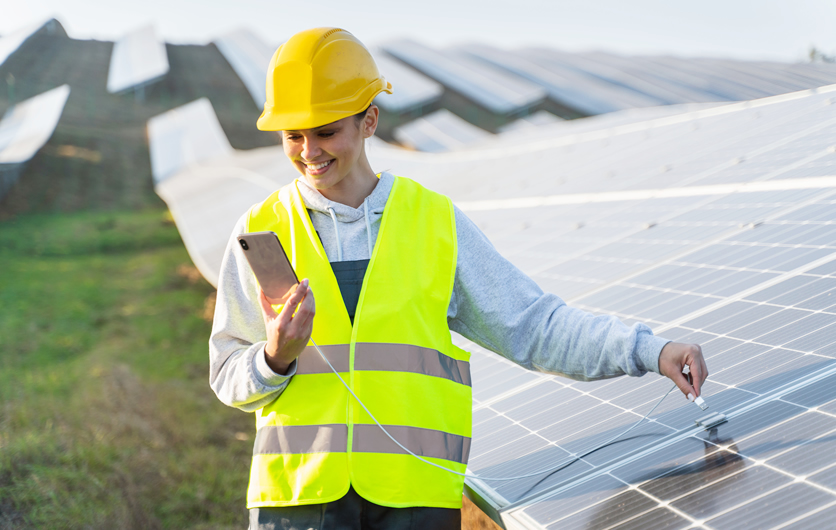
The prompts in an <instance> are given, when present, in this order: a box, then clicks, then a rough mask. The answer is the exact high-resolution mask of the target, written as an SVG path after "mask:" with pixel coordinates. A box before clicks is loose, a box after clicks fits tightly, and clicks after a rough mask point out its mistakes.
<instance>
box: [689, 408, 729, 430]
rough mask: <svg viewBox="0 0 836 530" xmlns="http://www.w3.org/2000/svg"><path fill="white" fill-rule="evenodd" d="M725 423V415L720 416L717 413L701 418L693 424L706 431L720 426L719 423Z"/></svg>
mask: <svg viewBox="0 0 836 530" xmlns="http://www.w3.org/2000/svg"><path fill="white" fill-rule="evenodd" d="M725 422H726V415H725V414H720V413H719V412H712V413H711V414H709V415H708V416H703V417H702V418H700V419H698V420H694V423H696V424H697V425H699V426H700V427H702V428H703V429H705V430H708V429H710V428H712V427H716V426H718V425H720V424H721V423H725Z"/></svg>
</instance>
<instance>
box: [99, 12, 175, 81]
mask: <svg viewBox="0 0 836 530" xmlns="http://www.w3.org/2000/svg"><path fill="white" fill-rule="evenodd" d="M166 73H168V55H167V54H166V50H165V43H164V42H163V41H162V40H160V39H159V38H158V37H157V32H156V31H155V30H154V27H153V26H145V27H143V28H140V29H137V30H135V31H132V32H130V33H128V34H126V35H125V36H124V37H122V38H121V39H119V40H118V41H116V42H115V43H114V45H113V52H112V53H111V55H110V69H109V70H108V72H107V91H108V92H110V93H118V92H123V91H125V90H129V89H132V88H139V87H142V86H144V85H147V84H149V83H153V82H154V81H156V80H157V79H159V78H160V77H162V76H164V75H165V74H166Z"/></svg>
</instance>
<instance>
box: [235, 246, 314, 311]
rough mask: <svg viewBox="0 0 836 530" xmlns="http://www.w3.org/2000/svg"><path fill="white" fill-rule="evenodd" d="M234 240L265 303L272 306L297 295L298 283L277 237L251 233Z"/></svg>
mask: <svg viewBox="0 0 836 530" xmlns="http://www.w3.org/2000/svg"><path fill="white" fill-rule="evenodd" d="M237 238H238V244H239V245H241V248H242V249H243V250H244V256H245V257H246V258H247V262H248V263H249V264H250V268H251V269H252V270H253V274H255V278H256V280H258V284H259V285H260V286H261V290H262V291H264V296H265V297H266V298H267V301H268V302H270V303H271V304H273V305H281V304H284V303H285V302H287V299H288V298H290V295H292V294H293V292H294V291H296V287H297V286H298V285H299V279H298V278H297V277H296V272H294V270H293V267H292V266H291V265H290V260H288V259H287V254H286V253H285V251H284V248H282V244H281V243H280V242H279V237H278V236H277V235H276V233H275V232H253V233H251V234H239V235H238V236H237Z"/></svg>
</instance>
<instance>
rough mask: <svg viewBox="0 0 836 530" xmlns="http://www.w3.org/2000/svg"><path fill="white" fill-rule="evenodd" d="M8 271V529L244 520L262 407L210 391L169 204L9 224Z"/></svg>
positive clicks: (197, 310)
mask: <svg viewBox="0 0 836 530" xmlns="http://www.w3.org/2000/svg"><path fill="white" fill-rule="evenodd" d="M0 271H1V272H2V273H0V529H19V528H50V529H61V528H72V529H76V528H108V529H110V528H119V529H155V528H172V529H187V528H191V529H210V528H212V529H220V528H238V529H243V528H246V526H247V521H246V510H245V500H244V496H245V492H246V482H247V474H248V468H249V461H250V454H251V450H252V434H253V427H254V425H253V418H252V416H251V415H249V414H245V413H243V412H239V411H236V410H233V409H230V408H227V407H225V406H224V405H222V404H221V403H220V402H219V401H218V400H217V399H216V398H215V395H214V394H213V393H212V391H211V390H210V388H209V385H208V377H207V376H208V362H207V361H208V355H207V345H206V343H207V339H208V336H209V331H210V327H211V324H210V322H209V320H211V312H212V308H213V307H214V290H213V289H212V287H211V286H210V285H209V284H208V283H206V281H205V280H203V278H202V277H201V276H200V275H199V273H198V272H197V269H195V268H194V266H193V265H192V264H191V261H190V260H189V257H188V255H187V253H186V251H185V248H184V247H183V244H182V242H181V240H180V237H179V234H178V233H177V229H176V228H175V227H174V226H173V224H172V223H171V220H170V217H168V215H167V212H166V211H165V210H160V209H152V210H145V211H140V212H129V213H118V214H117V213H75V214H64V215H57V214H49V215H34V214H30V215H27V216H21V217H17V218H15V219H13V220H11V221H5V222H2V223H0ZM463 516H464V524H463V528H466V529H473V530H476V529H488V528H497V527H495V526H493V523H490V522H489V520H487V518H486V517H485V516H484V515H483V514H482V513H481V512H480V511H479V510H478V509H476V508H475V507H473V506H472V505H469V506H466V509H465V511H464V513H463Z"/></svg>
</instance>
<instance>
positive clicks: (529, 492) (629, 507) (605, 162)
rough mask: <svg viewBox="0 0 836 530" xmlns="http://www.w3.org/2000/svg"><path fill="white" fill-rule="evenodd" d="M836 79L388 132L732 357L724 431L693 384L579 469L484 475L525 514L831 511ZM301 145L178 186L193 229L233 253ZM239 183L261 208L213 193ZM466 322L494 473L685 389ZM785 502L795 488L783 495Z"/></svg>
mask: <svg viewBox="0 0 836 530" xmlns="http://www.w3.org/2000/svg"><path fill="white" fill-rule="evenodd" d="M834 96H836V87H826V88H822V89H819V90H816V91H807V92H803V93H795V94H788V95H784V96H779V97H773V98H769V99H765V100H758V101H753V102H746V103H737V104H731V105H725V106H710V105H709V106H703V107H698V108H697V109H696V110H687V111H686V112H681V113H678V114H666V113H661V114H660V113H658V112H656V111H655V110H653V109H647V111H643V112H647V117H648V119H646V120H643V121H642V120H641V119H639V118H638V117H637V115H635V114H634V115H631V116H621V117H615V118H610V119H605V118H600V119H598V120H597V123H599V124H600V125H601V127H596V126H595V125H594V123H593V124H590V125H584V124H583V123H581V122H579V123H578V125H577V126H576V127H574V128H573V127H569V128H565V129H561V127H560V125H561V124H558V125H555V126H547V128H548V127H555V129H554V130H555V131H556V132H555V134H553V135H551V136H545V137H544V136H542V135H539V136H538V137H536V138H526V139H522V140H520V139H518V138H517V137H516V136H511V137H508V138H506V139H504V140H503V141H495V142H493V143H491V144H490V145H485V146H483V147H478V148H469V149H462V150H460V151H456V152H450V153H443V154H429V153H419V152H409V151H404V150H399V149H396V148H393V147H389V146H386V145H384V144H381V143H377V142H375V143H374V144H373V145H372V146H371V148H370V158H371V160H372V164H373V167H379V168H393V169H394V170H396V172H397V173H399V174H403V175H407V176H410V177H412V178H416V179H418V180H419V181H421V182H422V183H424V184H425V185H427V186H429V187H431V188H433V189H436V190H438V191H441V192H443V193H446V194H448V195H450V196H451V197H452V198H453V199H454V201H455V202H456V203H457V204H458V205H459V207H461V208H462V209H463V210H465V211H466V212H467V213H468V215H469V216H470V217H471V218H472V219H473V220H474V221H475V222H476V223H477V225H479V226H480V228H482V230H483V231H484V232H485V233H486V234H487V235H488V236H489V237H490V239H491V240H492V242H493V243H494V244H495V245H496V247H497V248H498V249H499V250H500V252H502V254H503V255H505V256H506V257H508V258H509V259H510V260H511V261H512V262H514V263H515V264H516V265H517V266H519V267H520V268H521V269H522V270H523V271H525V272H526V273H528V274H529V275H530V276H532V277H533V278H534V279H535V280H536V281H537V282H538V283H539V284H540V285H541V286H542V287H543V288H544V289H545V290H547V291H551V292H554V293H557V294H559V295H561V296H562V297H564V298H565V299H566V300H567V301H568V302H569V303H570V304H572V305H575V306H579V307H582V308H584V309H586V310H588V311H591V312H593V313H600V314H615V315H617V316H619V317H620V318H622V319H623V320H624V321H625V322H627V323H632V322H636V321H642V322H646V323H648V324H649V325H651V326H652V327H653V328H654V330H655V331H656V332H657V333H658V334H660V335H661V336H664V337H666V338H669V339H673V340H679V341H686V342H697V343H700V344H702V345H703V348H704V351H705V354H706V356H707V358H708V364H709V368H710V370H711V373H712V375H711V378H710V379H709V381H708V382H707V383H706V385H705V387H704V396H705V398H706V400H707V402H708V404H709V406H710V407H711V408H710V411H715V412H722V413H724V414H726V415H727V416H728V417H729V422H728V423H726V424H723V425H720V426H719V427H717V428H716V429H714V430H712V431H711V432H707V431H704V430H702V429H701V428H698V427H696V426H695V425H694V420H695V419H696V418H698V417H699V416H701V415H704V413H702V411H700V410H699V409H698V408H696V407H695V406H694V405H693V404H690V403H688V402H687V401H686V400H685V399H684V398H683V397H682V396H681V395H679V394H678V392H675V393H674V394H672V395H671V396H669V397H668V398H667V399H666V400H665V401H664V402H663V403H662V404H661V406H660V407H659V408H658V409H656V411H654V413H653V414H652V415H651V416H650V421H649V422H646V423H645V424H642V425H641V426H639V427H638V428H637V429H635V430H634V431H633V432H631V433H630V435H629V436H627V437H626V438H625V439H624V440H620V441H619V442H617V443H615V444H612V445H610V446H608V447H606V448H603V449H601V450H599V451H596V452H594V453H592V454H591V455H589V456H587V457H585V458H583V459H581V460H579V461H577V462H574V463H572V464H570V465H568V466H567V467H565V468H564V469H560V470H557V471H555V472H553V473H549V474H545V475H543V476H538V477H534V478H530V479H523V480H514V481H508V482H491V481H488V480H479V479H469V480H468V481H467V484H468V488H469V489H470V490H471V493H472V494H473V495H474V497H476V498H477V500H478V501H479V503H480V505H481V506H482V507H483V508H485V509H486V511H488V512H490V513H492V514H493V515H494V516H496V517H499V518H501V519H502V520H503V522H504V524H505V525H506V527H508V528H551V527H555V528H564V527H565V528H575V527H587V526H592V527H595V528H610V527H619V528H622V527H624V528H629V527H635V528H653V527H654V526H656V527H671V528H673V527H688V526H694V527H701V528H724V527H735V526H737V527H739V526H741V525H742V521H744V520H746V521H749V520H751V521H753V522H754V523H758V522H759V521H761V522H762V521H763V519H762V518H763V517H772V518H769V519H766V521H767V522H768V523H769V524H765V525H764V526H770V525H772V526H775V525H779V524H784V523H788V524H789V523H792V522H793V521H795V520H796V519H797V520H798V521H801V522H800V523H799V524H802V525H804V524H813V523H812V521H815V520H817V519H816V518H823V517H826V514H828V513H831V511H832V506H834V505H836V491H834V489H833V487H832V475H833V469H834V467H833V466H834V465H836V452H833V451H832V450H831V451H830V452H828V450H829V449H831V448H832V445H831V444H832V441H831V438H832V435H831V432H832V431H833V429H836V414H834V407H836V404H834V403H833V402H832V400H833V399H834V397H836V396H831V395H830V394H829V393H828V392H830V390H829V388H830V386H829V385H830V382H831V381H832V378H831V374H833V375H836V364H834V357H836V347H834V344H836V333H834V329H836V311H834V307H836V300H834V299H833V297H836V245H835V244H834V243H836V238H834V237H833V236H834V235H836V149H834V144H836V141H834V138H836V134H834V133H836V97H834ZM543 130H547V129H543ZM561 131H562V132H561ZM271 153H272V154H271ZM219 165H221V166H226V167H227V168H228V171H227V172H226V173H224V172H223V171H218V166H219ZM287 166H289V165H288V164H282V162H281V153H280V152H279V151H278V149H273V148H268V149H265V150H260V152H259V153H258V154H257V155H256V153H253V154H243V153H233V154H232V155H229V156H228V157H226V158H225V159H223V160H221V161H215V162H214V163H213V164H211V165H210V164H204V165H201V164H198V165H197V166H195V167H192V168H191V169H190V170H189V171H187V172H179V173H176V174H173V175H172V176H170V177H169V178H167V179H166V180H165V182H163V183H162V184H161V185H160V186H158V189H160V188H165V190H166V191H165V193H164V194H162V193H161V195H163V196H164V198H165V200H166V201H167V202H168V203H169V205H171V206H172V209H173V211H174V210H177V209H179V210H178V212H179V213H178V214H176V215H175V218H176V219H177V222H178V227H180V228H181V233H183V232H185V233H184V240H185V241H186V244H187V246H190V240H196V239H200V238H202V239H201V240H202V241H203V243H202V246H201V247H200V249H199V250H195V249H196V248H197V247H195V246H194V245H191V247H192V248H190V252H192V255H193V256H194V255H195V254H201V253H204V254H207V253H216V254H217V255H218V256H220V254H221V253H222V249H223V243H224V242H225V240H226V237H227V236H228V234H226V233H225V232H226V230H228V226H231V225H232V223H233V222H234V220H235V218H237V215H239V214H240V211H243V209H245V208H246V206H248V205H249V204H251V203H253V202H256V201H257V200H259V199H261V198H263V196H264V194H266V193H267V192H269V191H268V190H269V189H270V187H271V184H272V185H273V186H274V187H275V186H278V185H281V184H283V183H285V182H289V181H290V180H291V179H292V178H294V177H295V173H294V171H293V170H292V168H290V167H287ZM231 168H238V170H239V171H246V174H236V173H234V172H233V171H232V169H231ZM255 175H261V176H262V177H261V178H262V180H260V181H257V179H256V178H255ZM230 201H233V202H235V204H236V205H238V206H240V207H239V208H237V209H235V208H227V209H221V208H215V207H211V206H207V205H211V204H217V205H220V204H224V205H227V204H229V203H230ZM233 210H235V211H234V212H233ZM223 216H227V219H226V221H224V220H223V219H221V217H223ZM210 217H211V219H210ZM209 225H211V226H213V227H215V228H213V230H215V233H214V235H213V234H210V233H209V232H210V231H209V228H207V227H208V226H209ZM189 227H191V228H189ZM224 227H225V228H226V230H223V228H224ZM189 233H191V236H194V237H191V236H187V234H189ZM213 238H214V240H215V241H216V244H215V245H214V249H211V252H210V247H211V245H210V244H209V242H210V241H212V240H213ZM211 259H212V260H213V262H216V263H219V258H217V257H214V256H213V257H212V258H211ZM206 261H207V262H209V260H208V259H207V260H206ZM201 270H203V269H201ZM457 341H458V343H459V344H460V345H461V346H462V347H464V348H466V349H469V350H471V351H472V352H473V357H472V362H471V366H472V372H473V393H474V439H473V445H472V450H471V457H470V462H469V468H470V471H471V472H473V473H475V474H476V475H482V476H489V477H496V476H500V477H502V476H508V475H518V474H524V473H530V472H534V471H537V470H539V469H543V468H547V467H550V466H554V465H555V464H559V463H560V462H562V461H564V460H565V459H568V458H571V456H572V455H577V454H580V453H582V452H584V451H586V450H588V449H591V448H594V447H596V446H597V445H599V444H600V443H601V442H602V441H605V440H607V439H609V438H611V437H612V436H613V435H614V434H617V433H619V432H621V431H623V430H624V429H625V428H626V427H628V426H630V425H632V424H633V423H634V422H636V421H637V420H638V419H640V418H641V417H642V416H643V415H644V414H646V413H647V412H648V411H649V410H650V408H651V407H652V406H653V404H654V403H655V402H656V401H657V400H658V399H659V398H660V397H661V396H662V395H663V394H664V393H665V392H666V391H667V390H668V389H669V388H670V384H669V381H668V380H666V379H664V378H662V377H660V376H657V375H654V374H649V375H647V376H645V377H643V378H640V379H633V378H618V379H611V380H604V381H599V382H578V381H572V380H569V379H564V378H561V377H557V376H551V375H547V374H540V373H534V372H529V371H526V370H524V369H522V368H520V367H517V366H515V365H513V364H512V363H510V362H508V361H506V360H504V359H502V358H501V357H499V356H497V355H495V354H492V353H490V352H486V351H485V350H483V349H481V348H480V347H478V346H477V345H475V344H472V343H469V342H468V341H466V340H464V339H463V338H461V337H458V338H457ZM831 386H832V385H831ZM798 396H813V397H798ZM828 396H829V397H828ZM819 401H820V402H821V403H820V404H817V403H818V402H819ZM831 425H833V426H832V427H831ZM834 439H836V438H834ZM747 450H748V451H749V452H748V453H747V452H746V451H747ZM808 454H809V455H814V456H810V457H809V458H808V457H807V456H806V455H808ZM813 477H818V478H815V479H814V478H813ZM828 480H830V481H831V482H827V481H828ZM828 484H830V486H828ZM775 499H778V501H775ZM776 502H777V504H776ZM766 504H769V506H789V508H781V509H779V511H780V513H779V514H778V515H773V516H768V515H767V514H769V513H771V512H770V510H771V509H772V508H769V509H767V508H764V505H766ZM820 510H824V511H820ZM828 510H830V511H828ZM747 514H748V515H747ZM746 517H749V518H750V519H745V518H746ZM618 525H623V526H618ZM665 525H669V526H665Z"/></svg>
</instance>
